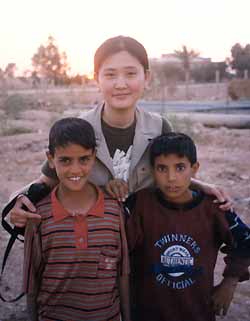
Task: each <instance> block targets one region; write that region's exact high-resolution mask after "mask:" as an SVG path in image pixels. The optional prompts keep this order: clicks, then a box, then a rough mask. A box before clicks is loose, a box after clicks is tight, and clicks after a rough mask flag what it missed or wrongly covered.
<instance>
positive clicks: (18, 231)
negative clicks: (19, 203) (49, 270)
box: [0, 183, 50, 302]
mask: <svg viewBox="0 0 250 321" xmlns="http://www.w3.org/2000/svg"><path fill="white" fill-rule="evenodd" d="M49 192H50V188H49V187H48V186H47V185H46V184H44V183H41V184H40V183H36V184H32V185H31V186H30V187H29V190H28V191H27V192H26V193H25V196H27V197H28V198H29V200H30V201H31V202H32V203H34V204H36V203H37V202H39V201H40V200H41V199H43V198H44V197H45V196H46V195H48V194H49ZM17 197H18V195H17V196H16V197H15V198H14V199H13V200H12V201H11V202H9V203H8V204H7V205H6V206H5V207H4V209H3V211H2V226H3V228H4V229H5V230H6V231H7V232H8V233H9V234H10V239H9V242H8V244H7V247H6V249H5V252H4V257H3V262H2V269H1V277H0V279H2V277H3V272H4V268H5V266H6V262H7V259H8V257H9V254H10V251H11V249H12V247H13V245H14V243H15V241H16V239H18V240H19V241H21V242H24V240H23V238H20V237H19V235H22V236H23V235H24V232H25V228H20V227H17V226H14V227H12V226H11V225H10V224H9V223H8V222H7V221H6V220H5V218H6V216H7V215H8V214H9V212H10V211H11V210H12V208H13V207H14V205H15V204H16V200H17ZM23 209H25V210H27V208H26V207H25V206H24V207H23ZM23 296H24V293H21V294H19V295H18V296H17V297H16V298H14V299H11V300H7V299H5V298H4V297H3V296H2V294H1V293H0V299H1V300H2V301H3V302H16V301H18V300H19V299H21V298H22V297H23Z"/></svg>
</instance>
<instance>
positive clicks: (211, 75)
mask: <svg viewBox="0 0 250 321" xmlns="http://www.w3.org/2000/svg"><path fill="white" fill-rule="evenodd" d="M226 68H227V64H226V63H225V62H223V61H221V62H210V63H208V64H206V65H203V66H198V67H196V68H194V69H193V70H192V78H193V79H194V80H195V81H196V82H214V81H215V80H216V76H215V75H216V71H219V74H220V79H223V78H228V77H229V76H228V74H227V72H226Z"/></svg>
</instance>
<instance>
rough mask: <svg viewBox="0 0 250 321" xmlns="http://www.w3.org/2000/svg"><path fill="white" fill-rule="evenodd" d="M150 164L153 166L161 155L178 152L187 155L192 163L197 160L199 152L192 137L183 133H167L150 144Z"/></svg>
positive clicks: (183, 155)
mask: <svg viewBox="0 0 250 321" xmlns="http://www.w3.org/2000/svg"><path fill="white" fill-rule="evenodd" d="M149 154H150V164H151V166H152V167H153V166H154V164H155V158H156V157H158V156H161V155H169V154H176V155H178V156H180V157H185V156H186V157H187V159H188V160H189V161H190V163H191V165H193V164H195V163H196V162H197V152H196V147H195V144H194V142H193V140H192V138H191V137H189V136H188V135H185V134H183V133H174V132H170V133H166V134H163V135H160V136H158V137H156V138H155V139H154V140H153V141H152V143H151V144H150V150H149Z"/></svg>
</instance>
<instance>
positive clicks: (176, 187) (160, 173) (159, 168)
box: [153, 154, 199, 203]
mask: <svg viewBox="0 0 250 321" xmlns="http://www.w3.org/2000/svg"><path fill="white" fill-rule="evenodd" d="M198 168H199V163H195V164H193V166H191V163H190V161H189V160H188V158H187V157H186V156H184V157H180V156H178V155H176V154H169V155H160V156H158V157H156V158H155V163H154V167H153V175H154V178H155V182H156V185H157V186H158V187H159V188H160V190H161V191H162V193H163V194H164V196H165V198H166V199H167V200H169V201H172V202H175V203H184V202H187V201H189V200H191V198H192V194H191V191H190V190H189V185H190V182H191V178H192V177H194V176H195V174H196V172H197V170H198Z"/></svg>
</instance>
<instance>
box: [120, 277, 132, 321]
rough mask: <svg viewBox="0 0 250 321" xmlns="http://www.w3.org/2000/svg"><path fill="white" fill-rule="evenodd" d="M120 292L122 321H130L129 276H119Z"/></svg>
mask: <svg viewBox="0 0 250 321" xmlns="http://www.w3.org/2000/svg"><path fill="white" fill-rule="evenodd" d="M119 292H120V300H121V315H122V321H130V320H131V317H130V291H129V275H120V276H119Z"/></svg>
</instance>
